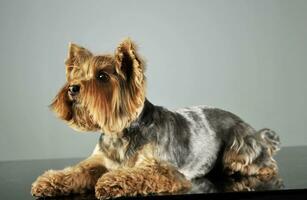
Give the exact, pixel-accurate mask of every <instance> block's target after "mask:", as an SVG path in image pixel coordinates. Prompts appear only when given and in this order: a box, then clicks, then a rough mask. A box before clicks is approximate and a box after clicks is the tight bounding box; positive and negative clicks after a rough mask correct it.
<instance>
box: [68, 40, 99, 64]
mask: <svg viewBox="0 0 307 200" xmlns="http://www.w3.org/2000/svg"><path fill="white" fill-rule="evenodd" d="M92 56H93V54H92V53H91V52H90V51H89V50H87V49H86V48H84V47H81V46H79V45H77V44H74V43H71V42H70V43H69V46H68V54H67V58H66V61H65V65H66V67H73V66H79V67H80V65H82V64H83V63H84V62H86V61H87V60H88V59H89V58H91V57H92Z"/></svg>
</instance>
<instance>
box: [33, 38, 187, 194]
mask: <svg viewBox="0 0 307 200" xmlns="http://www.w3.org/2000/svg"><path fill="white" fill-rule="evenodd" d="M65 65H66V79H67V83H66V84H65V85H64V86H63V87H62V89H61V90H60V92H59V93H58V94H57V96H56V97H55V99H54V100H53V102H52V104H51V105H50V107H51V109H52V110H53V111H54V112H55V113H56V114H57V116H58V117H59V118H61V119H63V120H64V121H66V123H67V124H68V125H69V126H71V127H72V128H74V129H75V130H78V131H100V132H103V133H105V135H106V137H105V139H104V141H103V142H104V143H103V144H102V145H101V148H99V147H98V148H97V147H96V148H95V151H94V152H93V155H92V156H91V157H89V158H88V159H86V160H85V161H82V162H81V163H79V164H77V165H75V166H73V167H68V168H65V169H63V170H49V171H47V172H45V173H44V174H43V175H41V176H40V177H38V178H37V180H36V181H35V182H34V183H33V184H32V190H31V193H32V195H34V196H39V197H41V196H57V195H68V194H71V193H84V192H86V191H88V190H93V189H94V188H95V185H96V189H95V191H96V196H97V197H98V198H107V197H119V196H135V195H137V194H144V195H146V194H150V193H169V192H172V193H173V192H180V191H185V190H186V189H188V188H189V187H190V182H189V181H188V180H186V179H185V177H184V176H183V175H182V174H181V173H179V172H178V170H177V169H175V168H174V167H172V166H171V165H169V164H167V163H162V162H161V161H159V160H157V159H156V158H155V153H154V152H155V150H154V149H155V144H148V145H145V146H143V148H141V149H140V150H138V152H136V153H135V154H134V155H132V156H131V157H126V154H125V153H126V151H127V147H128V144H129V141H127V140H126V139H124V138H122V137H121V136H122V131H123V129H124V128H126V127H128V126H129V125H130V123H131V122H132V121H134V120H135V119H136V118H137V117H138V115H139V114H140V111H141V110H142V107H143V104H144V101H145V91H146V90H145V87H146V81H145V76H144V71H145V63H144V61H143V60H142V58H141V57H140V56H139V55H138V53H137V48H136V45H135V44H134V43H133V42H132V41H131V40H130V39H129V38H127V39H125V40H124V41H123V42H121V43H120V44H119V46H118V47H117V48H116V50H115V53H114V55H93V54H92V53H91V52H90V51H89V50H87V49H85V48H84V47H81V46H78V45H76V44H70V45H69V51H68V56H67V60H66V61H65ZM100 72H103V73H104V74H105V75H107V76H106V77H107V81H105V82H103V81H100V80H98V79H97V77H96V76H97V74H99V73H100ZM72 85H79V86H80V91H79V95H78V96H73V95H71V94H70V93H69V87H70V86H72ZM106 172H107V173H106ZM104 173H105V174H104ZM102 174H104V175H102ZM101 175H102V176H101ZM99 177H100V178H99ZM98 178H99V180H98ZM97 180H98V182H97Z"/></svg>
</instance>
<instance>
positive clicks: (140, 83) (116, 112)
mask: <svg viewBox="0 0 307 200" xmlns="http://www.w3.org/2000/svg"><path fill="white" fill-rule="evenodd" d="M65 65H66V80H67V82H66V84H65V85H64V86H63V88H62V89H61V90H60V91H59V93H58V94H57V96H56V97H55V99H54V100H53V102H52V104H51V108H52V110H53V111H54V112H55V113H56V114H57V115H58V117H59V118H61V119H63V120H65V121H66V122H67V123H68V124H69V125H70V126H71V127H72V128H74V129H76V130H78V131H102V132H104V133H106V134H118V133H120V132H121V131H122V130H123V129H124V128H126V127H127V126H129V124H130V123H131V122H132V121H133V120H135V119H136V118H137V116H138V114H139V112H140V110H141V109H142V106H143V104H144V101H145V76H144V62H143V60H142V59H141V57H140V56H139V55H138V53H137V49H136V46H135V44H134V43H133V42H132V41H131V40H130V39H125V40H124V41H123V42H121V43H120V44H119V46H118V47H117V48H116V50H115V53H114V55H111V54H110V55H93V54H92V53H91V52H90V51H89V50H87V49H85V48H83V47H80V46H78V45H76V44H70V45H69V52H68V57H67V60H66V62H65Z"/></svg>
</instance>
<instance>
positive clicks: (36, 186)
mask: <svg viewBox="0 0 307 200" xmlns="http://www.w3.org/2000/svg"><path fill="white" fill-rule="evenodd" d="M60 177H61V174H59V172H56V171H53V170H49V171H47V172H45V173H44V174H42V175H41V176H39V177H38V178H37V179H36V181H35V182H33V183H32V188H31V194H32V195H33V196H35V197H52V196H59V195H67V194H68V191H67V190H66V189H65V187H64V186H63V185H61V182H60V181H61V178H60Z"/></svg>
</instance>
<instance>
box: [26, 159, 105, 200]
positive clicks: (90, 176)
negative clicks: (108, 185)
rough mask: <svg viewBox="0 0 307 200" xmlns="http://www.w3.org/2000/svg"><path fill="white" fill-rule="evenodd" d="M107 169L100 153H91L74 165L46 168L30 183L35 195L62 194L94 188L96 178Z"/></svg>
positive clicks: (82, 191)
mask: <svg viewBox="0 0 307 200" xmlns="http://www.w3.org/2000/svg"><path fill="white" fill-rule="evenodd" d="M106 171H107V170H106V168H105V167H104V165H103V156H102V155H100V154H99V155H92V156H90V157H89V158H87V159H86V160H84V161H82V162H80V163H78V164H77V165H75V166H72V167H67V168H65V169H63V170H48V171H46V172H45V173H43V174H42V175H41V176H39V177H38V178H37V179H36V181H35V182H34V183H33V184H32V189H31V194H32V195H33V196H36V197H45V196H63V195H69V194H71V193H79V194H80V193H84V192H86V191H88V190H94V187H95V184H96V182H97V180H98V178H99V177H100V176H101V175H102V174H103V173H105V172H106Z"/></svg>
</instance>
